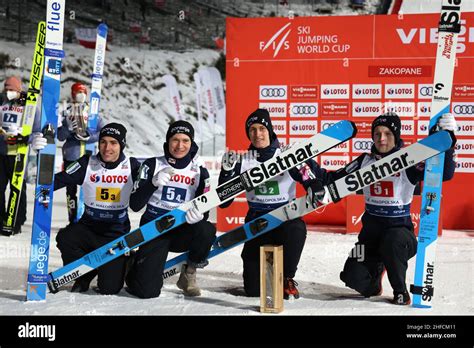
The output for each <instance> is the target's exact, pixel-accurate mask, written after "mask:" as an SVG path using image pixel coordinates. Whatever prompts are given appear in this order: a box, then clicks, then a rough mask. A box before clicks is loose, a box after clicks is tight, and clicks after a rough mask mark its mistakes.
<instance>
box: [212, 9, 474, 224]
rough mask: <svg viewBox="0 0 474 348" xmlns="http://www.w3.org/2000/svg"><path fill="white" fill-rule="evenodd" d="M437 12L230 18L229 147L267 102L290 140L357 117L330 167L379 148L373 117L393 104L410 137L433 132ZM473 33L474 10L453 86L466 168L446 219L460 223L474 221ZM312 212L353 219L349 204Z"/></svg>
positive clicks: (325, 160) (326, 164)
mask: <svg viewBox="0 0 474 348" xmlns="http://www.w3.org/2000/svg"><path fill="white" fill-rule="evenodd" d="M438 20H439V14H416V15H403V16H402V15H373V16H347V17H346V16H341V17H294V18H228V19H227V31H226V33H227V63H226V69H227V70H226V77H227V81H226V83H227V125H226V127H227V144H226V145H227V147H228V148H229V149H233V150H243V149H246V148H248V145H249V143H248V138H247V136H246V135H245V126H244V122H245V119H246V118H247V116H248V115H249V114H250V113H251V112H252V111H254V110H255V109H256V108H259V107H260V108H266V109H267V110H268V111H269V112H270V115H271V117H272V122H273V124H274V127H275V128H276V129H275V131H276V134H277V135H278V137H279V140H280V143H282V144H289V143H292V142H295V141H298V140H300V139H303V138H306V137H309V136H311V135H312V134H314V133H315V132H320V131H321V130H323V129H325V128H327V127H329V126H330V125H331V124H332V123H335V122H337V121H339V120H344V119H347V120H352V121H354V122H355V123H356V124H357V128H358V134H357V136H356V138H354V139H353V140H351V141H349V142H347V143H346V144H344V145H341V146H339V147H337V148H335V149H332V150H331V151H330V152H328V153H325V154H324V155H321V156H319V157H318V158H317V161H318V163H319V164H320V165H321V166H322V167H323V168H326V169H328V170H335V169H337V168H340V167H341V166H343V165H344V164H346V163H349V162H350V161H352V160H353V159H354V158H356V157H357V156H359V155H360V154H362V153H363V152H367V151H369V150H370V146H371V144H372V141H371V122H372V121H373V119H374V118H375V117H377V116H378V115H380V114H382V113H384V112H387V111H394V112H396V113H397V114H398V115H399V116H400V118H401V120H402V139H403V140H404V141H405V144H407V145H408V144H411V143H413V142H415V141H417V140H419V139H421V138H423V137H425V136H426V135H427V134H428V121H429V116H430V101H431V95H432V94H433V86H432V83H433V73H434V66H435V55H436V43H437V26H438ZM473 43H474V13H473V12H470V13H463V14H462V29H461V34H460V38H459V42H458V46H457V55H456V58H457V62H456V68H455V73H454V86H453V94H452V113H454V115H455V117H456V120H457V123H458V131H457V133H456V135H457V138H458V143H457V145H456V148H457V150H456V153H457V169H456V174H455V176H454V178H453V180H451V181H450V182H447V183H445V185H444V190H443V225H444V226H443V227H444V228H451V229H473V228H474V214H472V213H470V212H472V211H474V200H473V196H474V185H471V184H470V181H472V179H473V178H474V177H473V173H474V151H473V150H474V45H473ZM435 93H436V91H435ZM298 193H299V194H302V193H303V192H302V190H301V192H300V191H299V192H298ZM235 204H239V205H241V208H240V211H239V212H237V209H235V208H234V209H233V214H237V215H236V216H234V217H235V219H233V220H232V221H238V220H239V216H244V215H245V213H246V210H247V207H246V203H245V202H240V203H235ZM238 214H240V215H238ZM221 215H225V213H224V214H223V213H218V216H219V227H222V228H223V229H221V230H223V231H225V230H227V229H228V227H233V226H235V225H232V224H222V225H221V223H222V221H223V220H222V218H221V217H220V216H221ZM306 220H307V221H309V222H312V223H322V224H341V225H342V224H345V222H346V204H342V203H339V204H337V205H336V206H335V207H334V208H332V207H331V209H326V211H325V213H324V214H313V215H312V216H310V217H308V218H307V219H306Z"/></svg>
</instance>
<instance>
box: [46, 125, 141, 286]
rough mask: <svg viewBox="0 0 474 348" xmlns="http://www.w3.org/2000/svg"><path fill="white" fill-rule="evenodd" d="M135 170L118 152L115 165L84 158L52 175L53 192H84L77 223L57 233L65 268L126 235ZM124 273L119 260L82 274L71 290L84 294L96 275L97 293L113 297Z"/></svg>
mask: <svg viewBox="0 0 474 348" xmlns="http://www.w3.org/2000/svg"><path fill="white" fill-rule="evenodd" d="M112 125H113V124H112ZM109 126H110V125H107V126H105V127H104V128H106V129H107V127H109ZM104 128H103V129H104ZM139 168H140V163H139V162H138V160H137V159H135V158H133V157H131V158H128V157H127V156H125V155H124V154H123V152H121V153H120V156H119V158H118V160H117V161H115V162H104V161H103V160H102V159H101V156H100V154H98V155H93V156H87V155H85V156H83V157H81V158H80V159H79V160H77V161H76V162H73V163H72V164H71V165H69V166H68V167H67V168H66V169H65V170H64V171H62V172H60V173H58V174H56V175H55V178H54V189H55V190H58V189H60V188H63V187H65V186H68V185H81V186H82V188H83V191H84V204H85V209H84V214H83V215H82V217H81V219H80V220H79V221H78V222H77V223H73V224H70V225H68V226H67V227H66V228H63V229H61V230H59V232H58V235H57V237H56V242H57V246H58V249H59V250H60V251H61V257H62V260H63V263H64V264H65V265H66V264H68V263H71V262H73V261H75V260H77V259H79V258H81V257H82V256H84V255H86V254H87V253H89V252H91V251H93V250H95V249H97V248H98V247H100V246H102V245H104V244H107V243H108V242H110V241H112V240H114V239H116V238H118V237H120V236H121V235H124V234H126V233H128V232H129V231H130V220H129V218H128V205H129V199H130V195H131V193H132V190H133V182H134V181H135V180H137V179H138V173H139ZM125 269H126V258H125V257H119V258H117V259H115V260H113V261H112V262H109V263H107V264H105V265H104V266H102V267H100V268H99V269H98V270H97V272H89V273H87V274H85V275H84V276H82V277H81V278H79V279H78V281H76V284H75V286H76V285H77V287H78V289H77V290H78V291H79V292H83V291H86V290H87V289H88V288H89V283H90V281H91V280H92V279H93V278H94V277H95V275H98V287H99V291H100V293H102V294H116V293H118V292H119V291H120V289H121V288H122V287H123V282H124V277H125ZM73 291H74V288H73Z"/></svg>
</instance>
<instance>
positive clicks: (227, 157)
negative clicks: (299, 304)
mask: <svg viewBox="0 0 474 348" xmlns="http://www.w3.org/2000/svg"><path fill="white" fill-rule="evenodd" d="M245 132H246V134H247V137H248V138H249V140H250V142H251V144H250V147H249V149H248V150H249V152H248V153H247V154H245V156H240V157H239V158H235V157H236V156H233V155H232V154H224V157H223V159H222V170H221V173H220V175H219V185H221V184H222V183H224V182H226V181H228V180H230V179H232V178H234V177H236V176H238V175H240V174H241V173H243V172H245V171H246V170H249V169H251V168H253V167H255V166H258V165H259V164H260V163H261V162H264V161H266V160H269V159H270V158H273V157H274V156H277V155H279V154H280V153H281V149H280V144H279V141H278V139H277V136H276V134H275V133H274V131H273V127H272V123H271V119H270V115H269V113H268V111H267V110H265V109H257V110H256V111H254V112H253V113H252V114H250V116H249V117H248V118H247V120H246V122H245ZM310 172H311V173H312V175H309V173H310ZM313 175H314V176H315V177H316V178H318V179H319V180H316V178H314V179H311V177H313ZM326 180H327V173H326V171H325V170H323V169H321V168H320V167H319V166H318V164H317V163H316V162H315V161H314V160H309V161H307V162H306V163H305V164H304V165H303V166H302V167H301V169H297V168H293V169H291V170H289V171H287V172H285V173H283V174H282V175H280V176H278V177H277V178H275V179H273V180H269V181H267V182H265V183H264V184H262V185H260V186H258V187H257V188H256V189H255V190H253V191H250V192H246V196H247V201H248V204H249V210H248V212H247V216H246V217H245V222H248V221H251V220H253V219H255V218H257V217H259V216H261V215H264V214H266V213H268V212H270V211H272V210H274V209H276V208H278V207H281V206H282V205H285V204H287V203H288V202H289V201H291V200H293V199H294V198H295V196H296V182H299V183H301V184H303V186H304V187H305V189H308V187H311V188H312V189H313V192H318V191H319V190H320V188H321V183H324V182H325V181H326ZM313 186H314V188H313ZM316 186H317V188H316ZM232 201H233V200H230V201H229V202H226V203H224V204H222V205H221V206H220V207H221V208H226V207H228V206H230V204H231V203H232ZM305 240H306V224H305V223H304V222H303V220H302V219H300V218H298V219H293V220H290V221H287V222H285V223H283V224H282V225H281V226H280V227H278V228H276V229H274V230H272V231H270V232H268V233H265V234H263V235H262V236H260V237H257V238H255V239H253V240H251V241H248V242H246V243H245V245H244V248H243V250H242V255H241V256H242V260H243V280H244V289H245V293H246V294H247V296H259V295H260V246H262V245H265V244H275V245H283V276H284V297H285V298H286V299H288V298H289V297H290V296H292V297H294V298H298V297H299V292H298V289H297V287H296V286H297V283H296V282H295V281H294V280H293V278H294V277H295V273H296V270H297V267H298V263H299V261H300V257H301V253H302V252H303V247H304V244H305Z"/></svg>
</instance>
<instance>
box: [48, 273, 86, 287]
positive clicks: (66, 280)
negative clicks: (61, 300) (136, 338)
mask: <svg viewBox="0 0 474 348" xmlns="http://www.w3.org/2000/svg"><path fill="white" fill-rule="evenodd" d="M80 275H81V274H80V272H79V271H74V272H72V273H70V274H65V275H63V276H62V277H60V278H58V279H53V283H54V287H55V288H59V287H60V286H62V285H63V284H67V283H69V282H72V281H73V280H74V279H76V278H79V276H80Z"/></svg>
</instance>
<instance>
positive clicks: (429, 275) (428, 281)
mask: <svg viewBox="0 0 474 348" xmlns="http://www.w3.org/2000/svg"><path fill="white" fill-rule="evenodd" d="M433 274H434V264H432V263H429V262H428V263H427V264H426V276H425V280H424V282H423V284H424V285H425V286H424V287H423V289H422V291H421V297H422V299H423V301H431V297H432V295H433Z"/></svg>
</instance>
